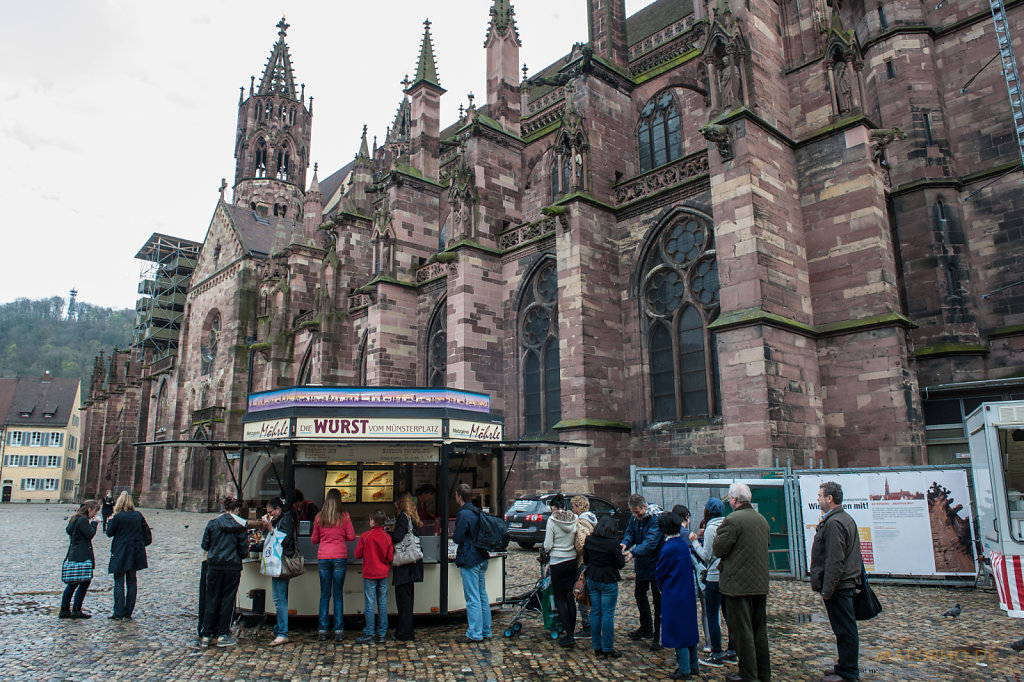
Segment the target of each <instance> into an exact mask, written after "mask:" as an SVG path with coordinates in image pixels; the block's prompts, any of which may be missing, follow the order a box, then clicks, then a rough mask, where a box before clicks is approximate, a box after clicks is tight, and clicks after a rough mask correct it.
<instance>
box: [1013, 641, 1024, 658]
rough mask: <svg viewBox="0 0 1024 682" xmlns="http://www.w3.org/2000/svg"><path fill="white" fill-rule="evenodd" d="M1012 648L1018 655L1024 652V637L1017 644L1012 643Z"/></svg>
mask: <svg viewBox="0 0 1024 682" xmlns="http://www.w3.org/2000/svg"><path fill="white" fill-rule="evenodd" d="M1010 648H1011V649H1013V650H1014V651H1016V652H1017V653H1018V654H1019V653H1020V652H1021V651H1024V637H1021V638H1020V639H1018V640H1017V641H1016V642H1010Z"/></svg>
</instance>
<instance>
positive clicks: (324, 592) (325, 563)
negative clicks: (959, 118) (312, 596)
mask: <svg viewBox="0 0 1024 682" xmlns="http://www.w3.org/2000/svg"><path fill="white" fill-rule="evenodd" d="M347 567H348V561H347V560H346V559H320V560H318V561H317V569H318V570H319V572H320V627H319V630H320V632H327V631H328V630H330V629H331V628H330V619H329V617H328V609H329V608H330V605H331V594H332V593H333V595H334V631H335V632H341V631H342V630H344V627H343V625H342V622H341V621H342V617H343V616H344V615H345V595H344V593H343V592H342V587H343V586H344V585H345V570H346V568H347Z"/></svg>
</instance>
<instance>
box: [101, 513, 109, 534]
mask: <svg viewBox="0 0 1024 682" xmlns="http://www.w3.org/2000/svg"><path fill="white" fill-rule="evenodd" d="M102 516H103V532H104V533H106V532H107V520H108V519H109V518H110V514H103V515H102Z"/></svg>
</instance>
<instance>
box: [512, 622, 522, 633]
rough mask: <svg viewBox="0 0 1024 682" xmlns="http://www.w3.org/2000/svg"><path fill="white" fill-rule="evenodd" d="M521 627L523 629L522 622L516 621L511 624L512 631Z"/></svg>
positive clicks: (516, 630)
mask: <svg viewBox="0 0 1024 682" xmlns="http://www.w3.org/2000/svg"><path fill="white" fill-rule="evenodd" d="M522 629H523V624H522V623H516V624H515V625H513V626H512V631H513V632H519V631H520V630H522Z"/></svg>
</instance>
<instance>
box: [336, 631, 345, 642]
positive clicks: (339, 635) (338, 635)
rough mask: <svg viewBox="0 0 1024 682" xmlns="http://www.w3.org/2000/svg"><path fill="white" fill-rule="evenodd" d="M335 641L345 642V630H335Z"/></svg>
mask: <svg viewBox="0 0 1024 682" xmlns="http://www.w3.org/2000/svg"><path fill="white" fill-rule="evenodd" d="M334 641H335V642H343V641H345V633H344V632H335V633H334Z"/></svg>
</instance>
